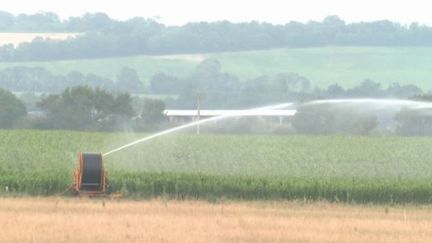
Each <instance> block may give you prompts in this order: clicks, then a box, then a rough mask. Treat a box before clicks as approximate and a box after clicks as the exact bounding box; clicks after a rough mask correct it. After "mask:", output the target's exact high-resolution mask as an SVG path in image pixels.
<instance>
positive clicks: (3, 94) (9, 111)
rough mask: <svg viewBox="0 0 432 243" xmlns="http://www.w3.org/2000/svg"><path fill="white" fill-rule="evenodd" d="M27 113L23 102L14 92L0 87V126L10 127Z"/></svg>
mask: <svg viewBox="0 0 432 243" xmlns="http://www.w3.org/2000/svg"><path fill="white" fill-rule="evenodd" d="M26 114H27V110H26V107H25V105H24V103H23V102H22V101H21V100H19V99H18V98H17V97H16V96H15V95H14V94H12V93H11V92H9V91H6V90H4V89H0V128H11V127H13V126H14V125H15V123H16V121H17V120H18V119H19V118H21V117H24V116H25V115H26Z"/></svg>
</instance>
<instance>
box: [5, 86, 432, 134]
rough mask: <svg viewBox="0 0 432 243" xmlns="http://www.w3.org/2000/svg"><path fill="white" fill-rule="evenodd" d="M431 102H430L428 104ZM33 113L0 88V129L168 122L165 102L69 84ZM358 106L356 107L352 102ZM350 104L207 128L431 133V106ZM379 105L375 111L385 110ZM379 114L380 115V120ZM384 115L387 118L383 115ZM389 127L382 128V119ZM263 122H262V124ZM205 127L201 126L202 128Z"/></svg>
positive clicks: (137, 127) (138, 126)
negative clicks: (392, 108) (281, 119)
mask: <svg viewBox="0 0 432 243" xmlns="http://www.w3.org/2000/svg"><path fill="white" fill-rule="evenodd" d="M411 99H413V100H419V101H425V102H431V101H432V96H431V95H428V94H421V95H417V96H414V97H412V98H411ZM430 104H432V103H430ZM36 106H37V107H38V112H36V113H35V112H34V111H33V112H30V113H28V112H27V108H26V106H25V104H24V103H23V101H21V100H20V99H18V98H17V97H16V96H15V95H14V94H13V93H11V92H9V91H6V90H4V89H0V128H2V129H5V128H6V129H10V128H32V129H67V130H83V131H118V130H120V131H121V130H124V129H127V130H134V131H149V130H155V129H163V128H167V127H169V126H170V124H169V123H168V122H167V118H166V117H165V116H164V114H163V111H164V110H165V103H164V102H163V101H162V100H159V99H148V98H145V99H141V100H136V99H134V98H133V97H131V95H130V94H129V93H124V92H123V93H122V92H109V91H106V90H104V89H101V88H91V87H89V86H75V87H71V88H66V89H65V90H64V91H63V92H61V93H59V94H51V95H45V96H42V97H41V99H40V100H39V101H38V102H37V104H36ZM357 108H358V107H357ZM357 108H353V107H352V106H349V105H346V104H339V105H334V104H331V103H325V102H324V103H318V104H311V103H307V102H306V103H303V104H302V103H300V105H298V106H297V108H296V109H297V113H296V114H295V115H294V116H293V117H292V118H291V119H290V121H289V125H288V127H287V126H286V124H285V125H278V126H275V125H274V124H273V125H270V126H269V124H272V123H271V122H270V123H268V122H269V121H266V122H264V123H265V124H264V123H263V121H261V120H260V119H259V118H245V119H243V118H242V119H235V120H231V121H228V122H227V123H223V125H222V126H220V127H217V128H216V129H214V128H212V127H210V130H209V131H210V132H229V133H232V132H248V133H260V132H266V133H268V132H271V133H278V134H280V133H287V132H288V133H298V134H319V135H328V134H354V135H370V134H374V133H377V132H378V133H382V132H384V133H387V134H397V135H402V136H432V105H430V106H429V108H427V107H426V108H424V109H409V108H403V107H402V108H401V109H400V110H399V111H396V112H394V114H393V115H392V116H391V117H390V119H391V122H390V121H388V120H387V121H383V120H382V119H383V118H382V117H381V118H380V117H379V115H382V114H377V113H376V112H375V113H373V112H367V110H368V109H370V108H371V109H372V110H373V108H374V107H362V109H364V108H366V112H365V110H362V109H357ZM385 112H386V110H384V109H382V110H380V111H379V113H385ZM380 119H381V120H380ZM386 119H389V118H386ZM390 123H391V124H392V127H390V128H389V127H386V126H388V124H390ZM262 125H263V126H262ZM206 129H207V128H206Z"/></svg>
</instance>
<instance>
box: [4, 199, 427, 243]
mask: <svg viewBox="0 0 432 243" xmlns="http://www.w3.org/2000/svg"><path fill="white" fill-rule="evenodd" d="M0 229H2V230H1V231H0V242H431V241H432V207H431V206H395V207H392V206H371V205H366V206H365V205H362V206H356V205H346V204H331V203H326V202H315V203H304V202H272V201H267V202H222V203H208V202H204V201H171V200H168V201H167V200H162V199H158V200H149V201H123V200H120V201H116V200H103V199H94V200H89V199H70V198H69V199H68V198H1V199H0Z"/></svg>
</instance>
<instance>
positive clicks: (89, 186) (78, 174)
mask: <svg viewBox="0 0 432 243" xmlns="http://www.w3.org/2000/svg"><path fill="white" fill-rule="evenodd" d="M73 188H74V190H75V191H76V192H77V193H78V194H79V195H88V196H98V195H104V194H105V193H106V192H107V173H106V171H105V169H104V164H103V158H102V154H101V153H80V154H79V156H78V166H77V169H76V171H75V173H74V184H73Z"/></svg>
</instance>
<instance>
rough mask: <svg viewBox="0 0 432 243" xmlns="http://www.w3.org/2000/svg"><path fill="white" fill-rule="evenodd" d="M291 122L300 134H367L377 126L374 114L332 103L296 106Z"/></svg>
mask: <svg viewBox="0 0 432 243" xmlns="http://www.w3.org/2000/svg"><path fill="white" fill-rule="evenodd" d="M292 124H293V126H294V128H295V130H296V131H297V132H299V133H302V134H334V133H342V134H357V135H367V134H369V133H370V132H371V131H372V130H373V129H374V128H376V127H377V125H378V121H377V118H376V116H374V115H371V114H367V113H362V112H360V111H356V110H353V109H351V108H350V107H342V106H338V105H333V104H310V105H305V106H300V107H298V108H297V113H296V114H295V116H294V118H293V120H292Z"/></svg>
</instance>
